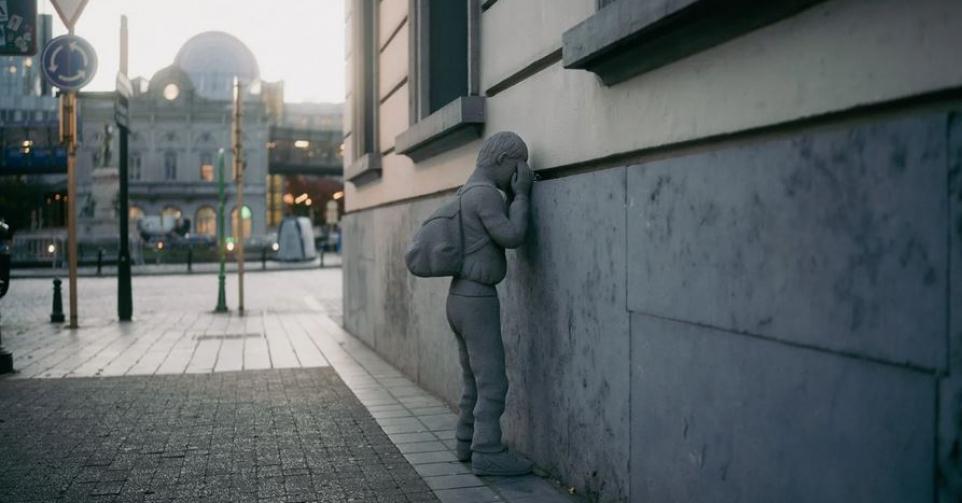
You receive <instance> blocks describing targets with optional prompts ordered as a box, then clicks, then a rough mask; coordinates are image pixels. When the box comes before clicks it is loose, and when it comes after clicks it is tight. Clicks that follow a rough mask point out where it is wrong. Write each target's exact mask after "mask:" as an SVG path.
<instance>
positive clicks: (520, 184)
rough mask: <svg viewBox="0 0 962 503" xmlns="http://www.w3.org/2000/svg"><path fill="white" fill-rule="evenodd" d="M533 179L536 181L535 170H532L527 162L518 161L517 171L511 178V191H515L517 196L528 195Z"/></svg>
mask: <svg viewBox="0 0 962 503" xmlns="http://www.w3.org/2000/svg"><path fill="white" fill-rule="evenodd" d="M532 181H534V171H531V168H529V167H528V163H527V162H525V161H518V168H517V171H515V172H514V176H513V177H512V178H511V192H512V193H514V195H515V196H518V195H523V196H527V195H528V194H530V193H531V182H532Z"/></svg>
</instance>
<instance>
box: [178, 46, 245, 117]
mask: <svg viewBox="0 0 962 503" xmlns="http://www.w3.org/2000/svg"><path fill="white" fill-rule="evenodd" d="M174 66H176V67H177V68H180V69H181V70H183V71H184V72H185V73H187V75H189V76H190V80H191V81H192V82H193V85H194V89H195V90H196V92H197V94H198V95H200V96H201V97H203V98H206V99H211V100H229V99H231V96H233V90H232V86H233V82H234V77H237V78H238V79H240V81H241V82H243V83H245V84H246V85H247V86H249V87H248V89H249V90H251V92H252V93H253V94H259V90H260V87H261V82H260V78H261V71H260V67H259V66H258V65H257V58H255V57H254V53H253V52H251V50H250V49H249V48H248V47H247V46H246V45H244V42H241V41H240V40H239V39H238V38H237V37H235V36H233V35H231V34H229V33H224V32H221V31H208V32H204V33H201V34H200V35H195V36H194V37H193V38H191V39H190V40H188V41H187V43H185V44H184V45H183V47H181V48H180V51H178V52H177V57H176V58H174Z"/></svg>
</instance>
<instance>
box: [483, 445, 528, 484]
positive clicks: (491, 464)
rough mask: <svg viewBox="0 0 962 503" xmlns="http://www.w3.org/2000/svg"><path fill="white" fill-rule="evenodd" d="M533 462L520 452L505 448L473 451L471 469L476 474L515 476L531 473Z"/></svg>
mask: <svg viewBox="0 0 962 503" xmlns="http://www.w3.org/2000/svg"><path fill="white" fill-rule="evenodd" d="M532 467H533V464H532V463H531V461H529V460H528V459H527V458H525V457H524V456H522V455H520V454H515V453H513V452H511V451H509V450H507V449H505V450H503V451H501V452H498V453H494V454H491V453H486V452H475V453H474V454H473V456H472V458H471V471H472V472H474V474H475V475H478V476H482V477H483V476H493V477H515V476H518V475H527V474H529V473H531V469H532Z"/></svg>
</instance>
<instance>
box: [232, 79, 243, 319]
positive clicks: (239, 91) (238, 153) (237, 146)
mask: <svg viewBox="0 0 962 503" xmlns="http://www.w3.org/2000/svg"><path fill="white" fill-rule="evenodd" d="M243 90H244V86H243V84H241V82H240V79H238V78H236V77H235V78H234V173H236V177H237V180H236V181H237V225H236V228H235V229H234V237H235V239H236V240H237V243H236V246H237V255H236V256H237V312H238V313H240V314H241V315H242V316H243V314H244V237H245V236H244V150H243V144H242V143H243V141H242V138H243V136H242V131H241V127H242V122H241V121H242V120H243V99H244V97H243ZM232 220H233V219H232Z"/></svg>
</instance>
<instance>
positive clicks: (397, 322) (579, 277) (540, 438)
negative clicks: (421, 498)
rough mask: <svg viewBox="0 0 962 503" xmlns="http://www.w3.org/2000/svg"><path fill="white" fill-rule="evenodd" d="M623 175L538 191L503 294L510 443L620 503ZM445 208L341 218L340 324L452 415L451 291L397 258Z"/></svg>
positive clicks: (623, 453) (433, 202)
mask: <svg viewBox="0 0 962 503" xmlns="http://www.w3.org/2000/svg"><path fill="white" fill-rule="evenodd" d="M624 176H625V172H624V169H614V170H609V171H606V172H604V173H603V174H593V175H585V176H579V177H571V178H566V179H563V180H557V181H544V182H537V183H536V184H535V186H534V189H533V191H532V213H533V218H532V227H531V230H530V231H529V232H530V233H531V234H530V235H529V239H528V240H527V242H526V244H525V245H524V246H523V247H522V248H520V249H518V250H517V251H516V252H509V254H508V268H509V271H508V279H507V280H506V281H505V283H503V284H502V287H501V295H502V309H503V314H502V319H503V320H504V323H503V326H502V331H503V337H504V341H505V350H506V356H507V365H508V376H509V381H510V382H511V388H510V389H509V391H508V405H507V411H506V413H505V416H504V419H503V421H502V423H503V426H504V434H505V438H506V441H507V443H508V444H509V445H512V446H513V447H517V448H519V449H520V450H521V452H523V453H525V454H529V455H531V456H532V457H533V458H534V459H535V461H536V462H537V463H538V464H539V465H541V466H544V467H546V468H548V469H549V470H551V471H552V472H554V473H556V474H558V475H560V476H561V477H562V478H563V479H564V480H566V481H570V483H572V484H574V485H576V486H577V487H578V488H579V489H584V490H587V491H588V492H589V493H592V494H596V495H601V496H603V497H604V498H606V500H615V501H617V500H619V499H623V498H626V497H627V486H628V478H627V476H628V403H627V401H626V398H627V395H628V387H627V386H628V313H627V311H626V310H625V297H624V295H625V280H624V270H625V241H624V240H625V232H624V204H625V203H624V201H625V196H624V186H625V185H624ZM447 197H451V196H440V197H435V198H430V199H426V200H421V201H416V202H413V203H409V204H406V205H399V206H391V207H386V208H379V209H376V210H373V211H370V212H360V213H352V214H349V215H348V216H347V217H345V224H344V225H345V227H344V228H345V233H344V234H345V247H344V250H345V256H346V257H352V258H353V255H351V253H352V251H353V250H355V249H358V250H359V251H360V256H359V258H358V259H357V261H356V262H354V261H352V260H350V259H349V260H347V261H346V262H347V263H346V265H345V267H344V284H345V289H346V294H345V326H346V327H347V329H348V330H355V328H354V327H359V328H361V327H368V328H366V330H368V333H367V334H364V335H360V334H358V335H359V336H360V337H361V338H362V339H363V340H365V341H367V342H368V344H370V345H371V346H372V347H373V348H374V349H376V350H377V351H378V353H380V354H381V355H383V356H385V357H386V358H387V359H389V360H390V361H391V362H392V363H394V364H395V365H397V366H398V367H399V368H400V369H401V370H402V371H404V373H405V374H407V375H408V376H411V377H413V378H416V379H417V381H418V383H419V384H421V385H422V386H424V387H425V388H426V389H429V390H431V391H433V392H435V393H437V394H438V395H440V396H441V397H442V398H444V399H445V400H446V401H447V402H448V403H450V404H456V403H457V400H458V397H459V396H460V369H459V367H458V361H457V354H458V353H457V345H456V343H455V340H454V336H453V334H452V333H451V329H450V328H449V327H448V324H447V321H446V320H445V318H444V302H445V298H446V294H447V287H448V282H449V280H448V279H421V278H415V277H414V276H412V275H410V274H409V273H408V272H407V269H406V268H405V266H404V260H403V253H404V250H405V248H406V246H407V243H408V239H410V237H411V236H412V235H413V234H414V231H415V230H416V229H417V226H419V225H420V223H421V222H422V221H423V220H424V219H425V218H427V217H428V216H429V215H430V214H431V213H432V212H433V211H434V210H435V209H437V207H438V206H440V205H441V204H442V203H443V202H444V201H445V200H446V198H447ZM365 226H366V228H359V227H365ZM369 236H373V241H372V238H370V237H369ZM375 243H376V244H375ZM360 247H363V250H360ZM587 257H592V258H593V260H585V259H586V258H587ZM360 269H364V271H360ZM372 277H373V278H374V279H373V281H372V280H371V278H372ZM511 306H523V307H522V308H521V309H511ZM352 317H353V318H354V320H353V321H349V319H350V318H352Z"/></svg>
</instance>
